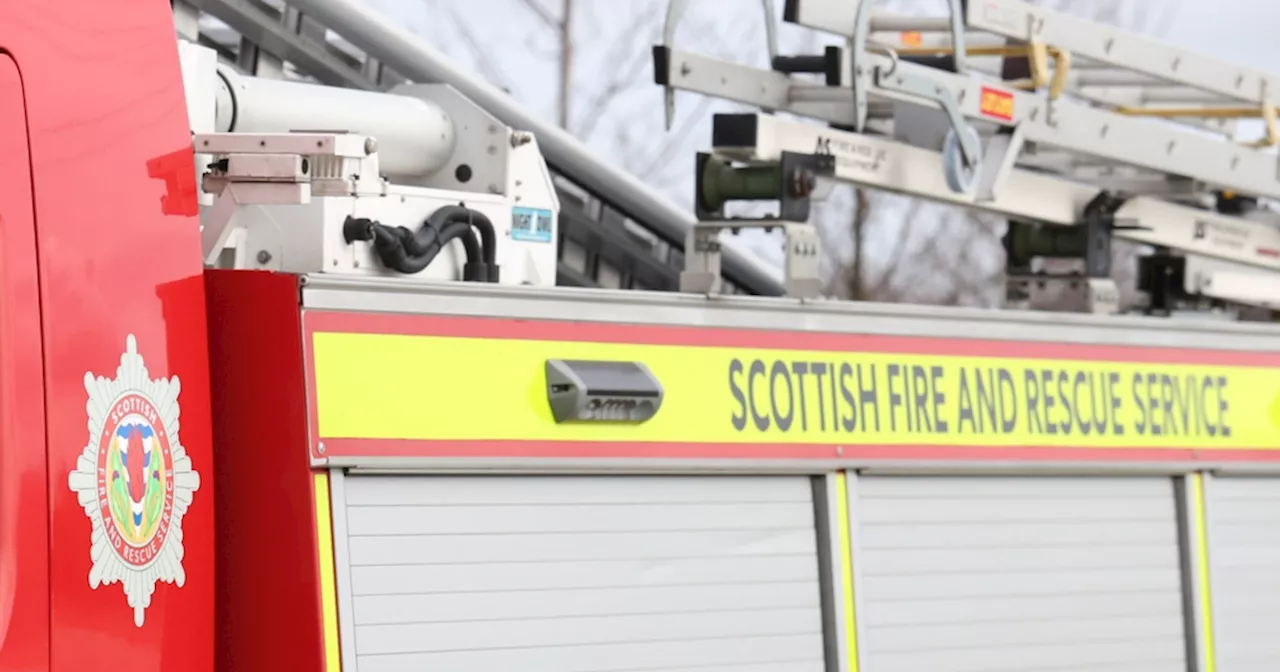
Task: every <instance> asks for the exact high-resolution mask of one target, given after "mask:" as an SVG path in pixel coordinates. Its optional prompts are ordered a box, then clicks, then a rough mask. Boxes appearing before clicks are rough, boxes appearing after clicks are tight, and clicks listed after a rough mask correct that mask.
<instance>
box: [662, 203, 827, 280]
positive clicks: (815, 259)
mask: <svg viewBox="0 0 1280 672" xmlns="http://www.w3.org/2000/svg"><path fill="white" fill-rule="evenodd" d="M778 228H781V229H782V232H783V236H784V237H785V239H786V242H785V245H786V262H785V267H784V273H785V276H786V277H785V278H784V280H783V284H784V286H785V287H786V295H787V296H790V297H794V298H798V299H816V298H818V297H819V296H821V294H822V278H821V274H820V271H821V251H822V245H821V238H820V237H819V236H818V228H817V227H816V226H814V225H812V224H809V223H806V222H786V221H781V220H777V219H728V220H712V221H703V222H698V223H697V224H694V226H693V228H692V229H690V230H689V234H688V236H687V237H686V238H685V248H684V249H685V254H684V270H683V271H681V272H680V291H681V292H686V293H692V294H719V293H720V291H721V275H720V250H721V247H720V245H721V243H720V232H722V231H725V230H726V229H727V230H729V231H730V232H732V233H737V232H738V231H740V230H741V229H765V230H766V231H771V230H773V229H778Z"/></svg>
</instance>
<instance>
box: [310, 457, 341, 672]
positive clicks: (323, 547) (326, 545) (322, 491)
mask: <svg viewBox="0 0 1280 672" xmlns="http://www.w3.org/2000/svg"><path fill="white" fill-rule="evenodd" d="M315 479H316V481H315V502H316V547H317V550H318V551H319V553H320V614H321V617H322V618H323V623H324V672H342V651H341V649H340V647H339V646H338V595H337V588H336V585H335V583H336V581H335V577H336V574H335V572H334V569H333V518H332V514H331V512H330V507H329V474H328V473H327V472H323V471H321V472H317V473H316V475H315Z"/></svg>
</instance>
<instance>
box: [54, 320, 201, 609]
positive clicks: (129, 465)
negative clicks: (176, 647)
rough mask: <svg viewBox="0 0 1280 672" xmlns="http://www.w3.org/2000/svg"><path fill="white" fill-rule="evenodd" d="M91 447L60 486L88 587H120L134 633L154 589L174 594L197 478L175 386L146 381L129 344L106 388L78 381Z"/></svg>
mask: <svg viewBox="0 0 1280 672" xmlns="http://www.w3.org/2000/svg"><path fill="white" fill-rule="evenodd" d="M84 388H85V391H86V392H87V393H88V394H89V399H88V402H87V403H86V404H85V410H86V411H87V413H88V416H89V437H88V438H89V440H88V442H87V443H86V445H85V447H84V450H83V452H81V454H80V457H79V459H78V460H76V468H75V469H73V470H72V471H71V473H70V474H69V475H68V477H67V485H68V486H70V488H71V491H72V492H74V493H76V496H77V497H78V498H79V502H80V505H81V506H82V507H84V514H85V516H86V517H87V518H88V519H89V522H90V524H91V525H92V526H93V533H92V535H91V536H90V544H91V547H90V549H89V559H90V561H91V562H92V565H91V566H90V568H89V587H90V588H95V589H96V588H98V587H100V586H105V585H110V584H113V583H119V584H121V587H122V588H123V589H124V594H125V598H126V599H127V601H128V603H129V606H130V607H131V608H132V609H133V622H134V624H135V625H137V626H138V627H142V623H143V621H144V620H145V617H146V610H147V607H149V606H151V596H152V594H154V593H155V591H156V584H157V583H171V584H174V585H177V586H182V584H184V583H186V580H187V575H186V570H184V569H183V567H182V556H183V548H182V517H183V516H184V515H186V513H187V509H188V508H189V507H190V506H191V500H192V498H193V497H194V496H195V492H196V491H197V490H199V489H200V474H199V473H197V472H196V471H195V470H194V469H192V468H191V458H190V457H189V456H188V455H187V451H186V449H185V448H183V447H182V441H180V440H179V439H178V415H179V408H178V395H179V393H180V392H181V390H182V384H181V382H180V381H179V380H178V377H177V376H173V377H170V378H155V379H153V378H151V376H150V374H148V373H147V367H146V364H145V363H143V361H142V355H140V354H138V344H137V341H136V340H135V339H134V337H133V335H132V334H130V335H129V337H128V338H127V339H126V341H125V353H124V354H123V355H121V357H120V366H119V368H117V369H116V377H115V378H114V379H111V378H106V377H103V376H96V377H95V376H94V375H93V373H92V372H90V373H86V374H85V375H84Z"/></svg>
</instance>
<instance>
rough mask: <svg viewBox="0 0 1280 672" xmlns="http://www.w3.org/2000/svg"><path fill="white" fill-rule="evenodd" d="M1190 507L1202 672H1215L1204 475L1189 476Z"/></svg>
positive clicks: (1215, 661)
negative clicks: (1201, 645)
mask: <svg viewBox="0 0 1280 672" xmlns="http://www.w3.org/2000/svg"><path fill="white" fill-rule="evenodd" d="M1191 499H1192V502H1191V506H1192V509H1193V512H1192V517H1193V521H1194V523H1195V543H1196V565H1197V567H1198V569H1199V572H1198V574H1199V576H1198V577H1197V578H1198V579H1199V581H1198V583H1199V584H1200V585H1199V591H1200V630H1201V633H1202V635H1201V636H1202V637H1203V638H1204V639H1203V640H1202V643H1203V645H1204V661H1205V663H1204V664H1205V669H1204V672H1215V670H1216V669H1217V660H1216V658H1217V655H1216V653H1215V652H1214V649H1213V604H1212V602H1211V599H1212V597H1211V595H1212V593H1213V591H1212V590H1210V586H1209V524H1208V522H1207V516H1206V514H1205V502H1204V474H1192V475H1191Z"/></svg>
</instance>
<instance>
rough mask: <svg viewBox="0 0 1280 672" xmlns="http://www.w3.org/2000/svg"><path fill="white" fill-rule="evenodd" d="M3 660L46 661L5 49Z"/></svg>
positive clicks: (26, 230)
mask: <svg viewBox="0 0 1280 672" xmlns="http://www.w3.org/2000/svg"><path fill="white" fill-rule="evenodd" d="M0 157H4V160H3V161H0V669H2V670H12V671H13V672H20V671H21V672H27V671H29V670H40V671H42V672H43V670H47V669H48V667H49V530H48V526H47V523H48V516H49V508H48V497H47V493H46V490H45V488H46V483H47V482H48V472H47V465H46V455H45V448H44V446H45V431H44V423H43V422H42V421H41V419H42V418H43V417H44V375H43V373H42V372H41V368H40V361H41V359H42V355H41V346H40V324H39V322H37V321H36V320H34V319H32V317H33V316H35V315H38V314H39V312H40V294H39V287H38V281H39V276H38V275H37V268H36V229H35V216H34V213H33V211H32V207H31V172H30V161H29V157H28V152H27V124H26V111H25V109H24V104H23V92H22V77H21V75H20V74H19V72H18V67H17V64H16V63H14V62H13V59H11V58H10V57H9V56H8V55H7V54H3V53H0Z"/></svg>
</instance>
